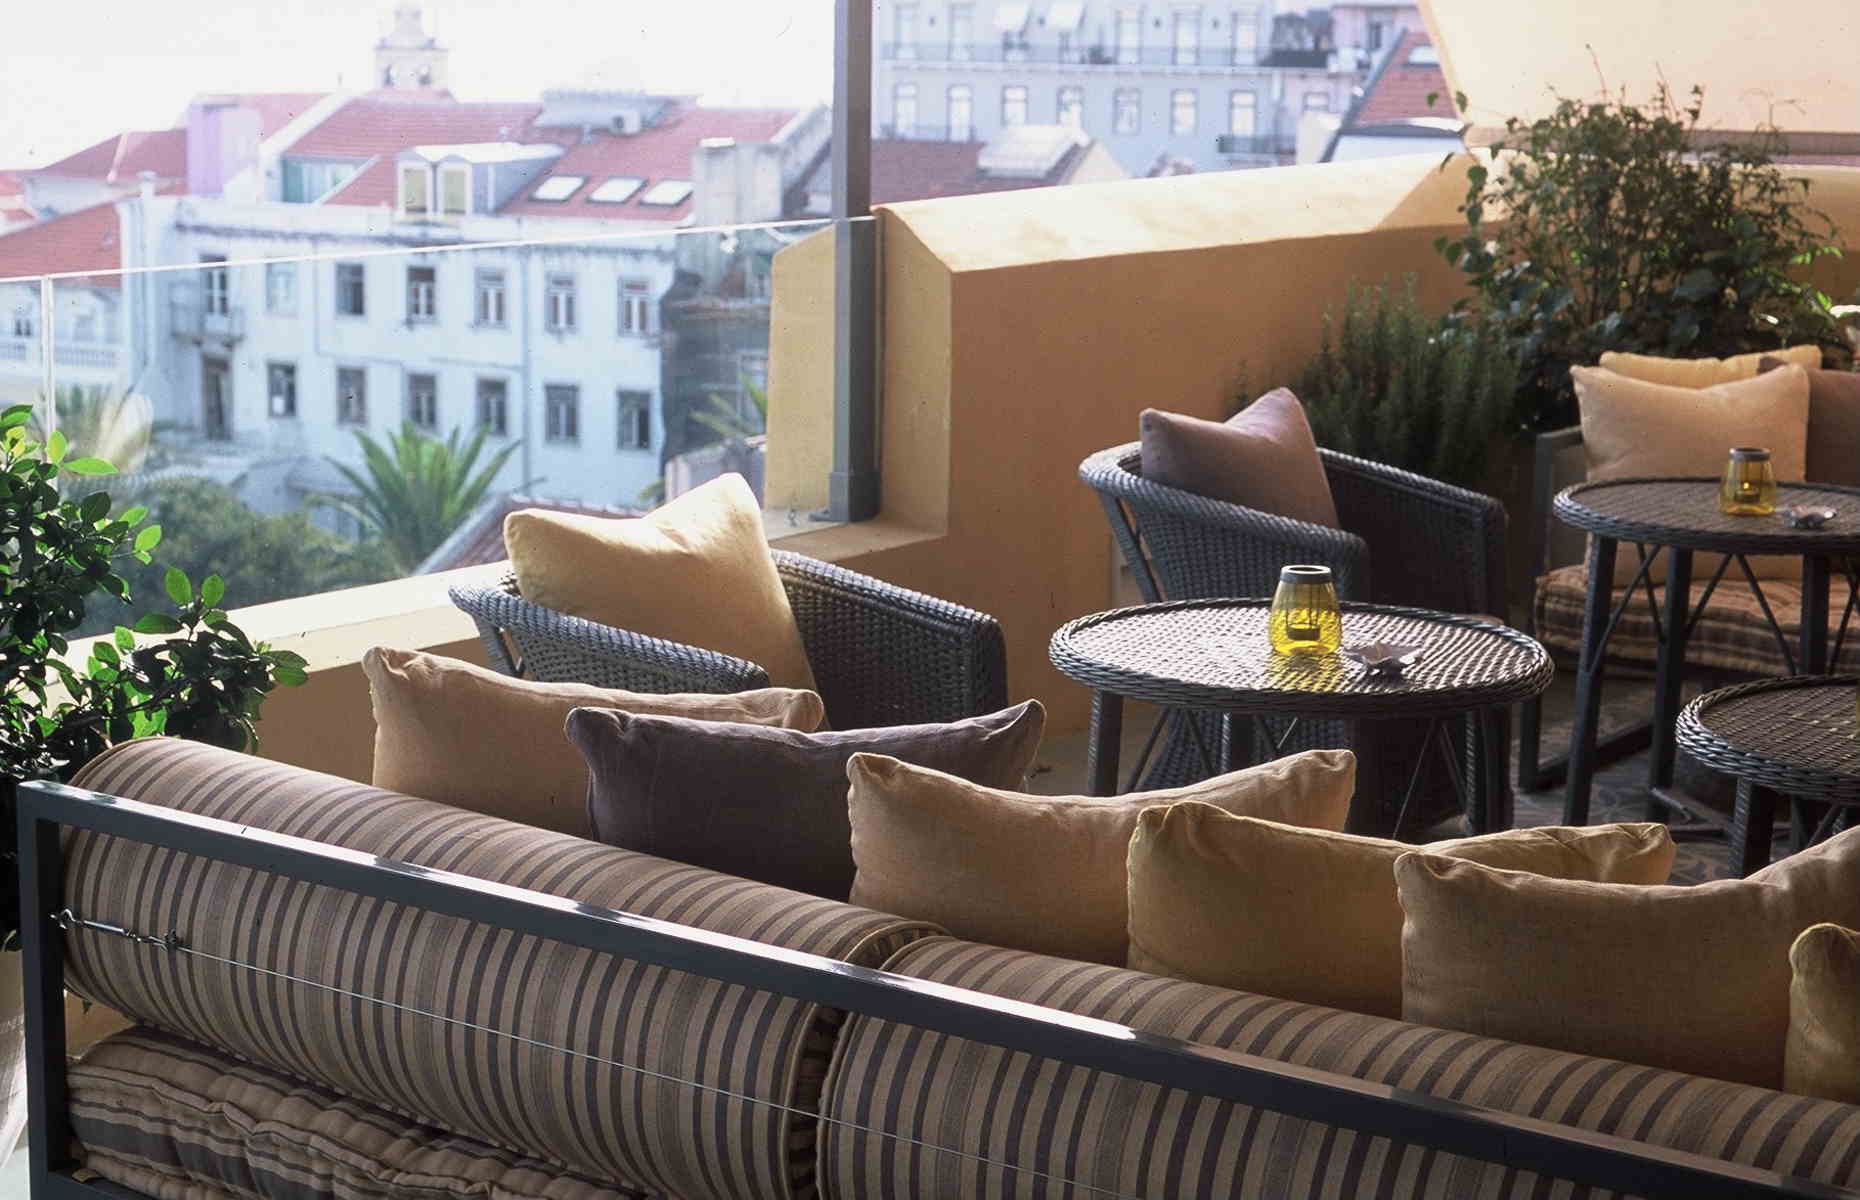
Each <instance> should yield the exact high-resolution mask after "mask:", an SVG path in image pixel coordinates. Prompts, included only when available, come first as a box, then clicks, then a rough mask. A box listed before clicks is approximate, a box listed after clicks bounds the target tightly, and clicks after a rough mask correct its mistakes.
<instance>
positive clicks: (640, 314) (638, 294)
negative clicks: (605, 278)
mask: <svg viewBox="0 0 1860 1200" xmlns="http://www.w3.org/2000/svg"><path fill="white" fill-rule="evenodd" d="M620 332H621V334H622V335H625V334H634V335H639V334H648V333H651V332H652V285H651V284H650V283H647V282H646V281H645V280H644V279H622V280H621V281H620Z"/></svg>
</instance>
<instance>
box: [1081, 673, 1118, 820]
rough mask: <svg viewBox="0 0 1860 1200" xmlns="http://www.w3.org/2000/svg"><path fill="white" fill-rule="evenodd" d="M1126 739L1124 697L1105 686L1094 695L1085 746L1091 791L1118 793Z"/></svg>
mask: <svg viewBox="0 0 1860 1200" xmlns="http://www.w3.org/2000/svg"><path fill="white" fill-rule="evenodd" d="M1123 738H1124V698H1123V697H1122V696H1120V695H1118V694H1117V693H1116V692H1107V691H1104V690H1102V689H1100V690H1098V691H1094V692H1093V693H1092V694H1091V741H1090V742H1089V743H1088V744H1087V747H1086V751H1085V754H1086V758H1085V771H1086V774H1087V776H1088V777H1089V778H1090V779H1091V794H1092V795H1094V796H1115V795H1116V794H1117V754H1118V746H1119V743H1121V742H1122V741H1123Z"/></svg>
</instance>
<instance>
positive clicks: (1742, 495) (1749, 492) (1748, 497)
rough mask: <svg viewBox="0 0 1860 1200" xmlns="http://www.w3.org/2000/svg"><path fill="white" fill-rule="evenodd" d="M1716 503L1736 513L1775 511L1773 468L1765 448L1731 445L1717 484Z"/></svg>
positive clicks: (1749, 514)
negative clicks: (1722, 472) (1721, 477)
mask: <svg viewBox="0 0 1860 1200" xmlns="http://www.w3.org/2000/svg"><path fill="white" fill-rule="evenodd" d="M1718 507H1719V508H1721V509H1723V510H1724V511H1725V512H1727V513H1730V514H1731V515H1732V516H1738V517H1767V516H1769V515H1770V514H1771V513H1773V512H1775V511H1776V468H1775V466H1774V465H1773V464H1772V463H1771V462H1770V452H1769V451H1768V450H1765V449H1764V448H1763V447H1761V446H1735V447H1733V448H1732V450H1731V457H1730V460H1729V461H1727V462H1726V463H1725V464H1724V479H1723V480H1722V481H1721V482H1720V483H1719V484H1718Z"/></svg>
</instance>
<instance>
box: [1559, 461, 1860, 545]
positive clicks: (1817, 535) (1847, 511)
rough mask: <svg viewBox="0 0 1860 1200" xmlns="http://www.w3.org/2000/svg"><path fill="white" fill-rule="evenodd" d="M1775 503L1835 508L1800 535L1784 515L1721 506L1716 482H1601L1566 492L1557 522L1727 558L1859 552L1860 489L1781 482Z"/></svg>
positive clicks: (1562, 494) (1696, 479)
mask: <svg viewBox="0 0 1860 1200" xmlns="http://www.w3.org/2000/svg"><path fill="white" fill-rule="evenodd" d="M1776 504H1777V506H1778V507H1784V506H1787V505H1809V506H1813V507H1820V508H1831V509H1834V510H1835V515H1834V518H1833V520H1831V521H1829V522H1828V523H1827V524H1826V525H1824V526H1822V527H1821V528H1820V529H1794V528H1791V527H1790V525H1789V524H1788V523H1787V522H1786V521H1784V520H1783V519H1782V518H1781V517H1778V516H1768V517H1738V516H1732V515H1730V514H1728V513H1725V512H1722V511H1720V510H1719V508H1718V481H1717V480H1716V479H1709V478H1706V477H1704V476H1698V477H1693V478H1684V479H1677V478H1661V479H1652V478H1648V479H1640V478H1636V479H1597V480H1592V481H1590V482H1588V483H1579V484H1576V485H1575V486H1574V487H1567V488H1564V489H1563V490H1562V491H1561V492H1559V493H1557V497H1556V503H1555V505H1554V508H1555V512H1556V515H1557V519H1558V520H1560V521H1562V522H1563V523H1564V524H1567V525H1574V526H1575V527H1576V528H1578V529H1586V530H1588V531H1589V532H1590V533H1597V534H1600V535H1602V536H1603V537H1611V538H1618V539H1620V540H1621V541H1626V542H1648V543H1651V544H1654V545H1660V546H1676V547H1678V548H1679V549H1681V550H1714V551H1717V552H1719V553H1721V554H1854V553H1860V488H1850V487H1836V486H1834V485H1832V484H1819V483H1816V484H1807V483H1783V484H1778V485H1777V488H1776Z"/></svg>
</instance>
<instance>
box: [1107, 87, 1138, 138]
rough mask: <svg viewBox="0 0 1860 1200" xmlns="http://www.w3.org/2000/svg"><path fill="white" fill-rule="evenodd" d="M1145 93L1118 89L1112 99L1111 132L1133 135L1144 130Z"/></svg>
mask: <svg viewBox="0 0 1860 1200" xmlns="http://www.w3.org/2000/svg"><path fill="white" fill-rule="evenodd" d="M1142 105H1143V93H1142V92H1140V91H1138V90H1137V89H1136V88H1118V89H1117V91H1116V93H1115V94H1114V95H1113V96H1112V97H1111V132H1112V133H1122V134H1133V133H1136V132H1138V131H1139V130H1141V129H1142V128H1143V107H1142Z"/></svg>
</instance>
